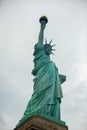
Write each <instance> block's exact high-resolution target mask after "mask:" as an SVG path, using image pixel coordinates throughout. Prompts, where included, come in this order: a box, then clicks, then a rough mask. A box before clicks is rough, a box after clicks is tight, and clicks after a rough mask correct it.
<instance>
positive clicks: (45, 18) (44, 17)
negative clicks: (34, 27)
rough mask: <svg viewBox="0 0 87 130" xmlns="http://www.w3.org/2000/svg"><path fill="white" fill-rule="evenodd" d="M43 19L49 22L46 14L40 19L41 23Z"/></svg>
mask: <svg viewBox="0 0 87 130" xmlns="http://www.w3.org/2000/svg"><path fill="white" fill-rule="evenodd" d="M41 21H45V22H46V23H47V22H48V18H47V17H46V16H42V17H40V19H39V22H40V23H41Z"/></svg>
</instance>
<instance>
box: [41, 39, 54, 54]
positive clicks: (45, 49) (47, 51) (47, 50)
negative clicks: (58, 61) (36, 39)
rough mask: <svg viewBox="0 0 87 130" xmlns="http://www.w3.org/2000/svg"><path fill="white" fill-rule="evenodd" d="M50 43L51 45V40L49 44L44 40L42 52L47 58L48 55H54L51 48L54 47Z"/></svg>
mask: <svg viewBox="0 0 87 130" xmlns="http://www.w3.org/2000/svg"><path fill="white" fill-rule="evenodd" d="M51 43H52V40H51V41H50V42H49V43H47V39H45V44H44V51H45V53H46V55H48V56H49V55H50V54H53V55H54V53H53V52H52V51H54V50H55V49H53V48H52V47H53V46H55V45H51Z"/></svg>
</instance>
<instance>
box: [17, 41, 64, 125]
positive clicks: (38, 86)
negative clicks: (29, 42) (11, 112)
mask: <svg viewBox="0 0 87 130" xmlns="http://www.w3.org/2000/svg"><path fill="white" fill-rule="evenodd" d="M34 49H35V50H34V54H33V55H34V69H33V71H32V74H33V75H34V76H35V77H34V80H33V81H34V92H33V94H32V97H31V99H30V101H29V103H28V105H27V108H26V110H25V112H24V115H23V117H22V119H21V120H20V122H19V123H21V122H23V121H24V120H25V119H27V118H28V117H29V116H30V115H32V113H39V115H40V114H46V115H49V116H53V117H55V118H57V119H60V103H61V98H62V97H63V94H62V89H61V83H62V82H63V80H60V78H61V79H62V75H60V76H59V74H58V69H57V67H56V66H55V64H54V63H53V62H52V61H51V60H50V58H49V56H47V55H46V54H45V52H44V45H43V44H40V43H37V44H36V45H35V46H34Z"/></svg>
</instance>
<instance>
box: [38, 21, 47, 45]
mask: <svg viewBox="0 0 87 130" xmlns="http://www.w3.org/2000/svg"><path fill="white" fill-rule="evenodd" d="M45 27H46V23H45V21H41V26H40V32H39V37H38V44H43V40H44V29H45Z"/></svg>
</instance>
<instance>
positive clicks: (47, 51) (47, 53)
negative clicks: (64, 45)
mask: <svg viewBox="0 0 87 130" xmlns="http://www.w3.org/2000/svg"><path fill="white" fill-rule="evenodd" d="M44 51H45V53H46V55H48V56H49V55H50V54H51V48H50V46H44Z"/></svg>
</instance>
